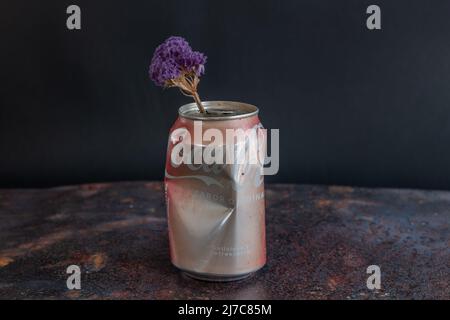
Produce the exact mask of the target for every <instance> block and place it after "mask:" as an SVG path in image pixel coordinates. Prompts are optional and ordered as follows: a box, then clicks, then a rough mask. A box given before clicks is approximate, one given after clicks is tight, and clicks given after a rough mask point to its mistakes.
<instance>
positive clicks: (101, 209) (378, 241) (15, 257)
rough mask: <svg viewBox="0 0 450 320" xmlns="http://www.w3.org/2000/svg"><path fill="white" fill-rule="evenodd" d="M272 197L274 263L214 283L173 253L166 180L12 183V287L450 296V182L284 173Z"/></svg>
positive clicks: (1, 280)
mask: <svg viewBox="0 0 450 320" xmlns="http://www.w3.org/2000/svg"><path fill="white" fill-rule="evenodd" d="M266 206H267V210H266V217H267V218H266V220H267V252H268V263H267V265H266V266H265V267H264V269H263V270H262V271H260V272H258V273H257V274H255V275H254V276H252V277H251V278H249V279H246V280H243V281H239V282H233V283H208V282H202V281H197V280H192V279H189V278H187V277H185V276H183V275H182V274H181V273H179V272H178V271H177V270H176V269H175V268H174V267H172V266H171V264H170V261H169V257H168V237H167V221H166V217H165V205H164V190H163V184H162V183H161V182H122V183H105V184H88V185H80V186H68V187H59V188H53V189H39V190H38V189H33V190H30V189H25V190H21V189H18V190H10V189H6V190H5V189H3V190H0V298H2V299H24V298H25V299H36V298H39V299H41V298H43V299H80V298H81V299H402V298H407V299H408V298H415V299H424V298H435V299H449V298H450V273H449V266H450V251H449V245H450V234H449V221H450V192H444V191H419V190H398V189H367V188H350V187H338V186H314V185H281V184H277V185H267V186H266ZM73 264H75V265H79V266H80V268H81V271H82V277H81V290H68V289H67V286H66V280H67V277H68V276H69V275H68V274H66V268H67V267H68V266H69V265H73ZM373 264H375V265H378V266H380V268H381V289H380V290H373V291H372V290H369V289H368V288H367V286H366V280H367V277H368V276H369V275H368V274H367V273H366V269H367V267H368V266H369V265H373Z"/></svg>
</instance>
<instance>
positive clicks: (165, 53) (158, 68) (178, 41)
mask: <svg viewBox="0 0 450 320" xmlns="http://www.w3.org/2000/svg"><path fill="white" fill-rule="evenodd" d="M205 63H206V56H205V55H204V54H203V53H201V52H198V51H192V48H191V47H190V46H189V43H188V42H187V41H186V40H185V39H183V38H182V37H174V36H172V37H170V38H168V39H167V40H166V41H164V42H163V43H162V44H161V45H160V46H158V48H156V50H155V53H154V54H153V58H152V61H151V63H150V68H149V76H150V78H151V79H152V80H153V81H154V82H155V83H156V85H158V86H173V80H175V79H177V78H180V76H191V75H196V76H197V77H199V76H201V75H202V74H203V73H204V70H205Z"/></svg>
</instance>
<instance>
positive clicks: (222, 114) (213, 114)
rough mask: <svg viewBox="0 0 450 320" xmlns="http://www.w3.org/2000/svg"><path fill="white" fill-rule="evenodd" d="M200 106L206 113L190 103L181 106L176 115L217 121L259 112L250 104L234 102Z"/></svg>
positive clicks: (239, 117)
mask: <svg viewBox="0 0 450 320" xmlns="http://www.w3.org/2000/svg"><path fill="white" fill-rule="evenodd" d="M202 105H203V107H204V108H205V110H206V113H200V112H199V111H198V107H197V105H196V104H195V103H194V102H192V103H188V104H185V105H183V106H181V107H180V108H179V109H178V114H179V115H180V117H183V118H186V119H192V120H202V121H214V120H215V121H218V120H234V119H242V118H247V117H252V116H255V115H257V114H258V112H259V109H258V108H257V107H256V106H254V105H252V104H248V103H243V102H236V101H204V102H202Z"/></svg>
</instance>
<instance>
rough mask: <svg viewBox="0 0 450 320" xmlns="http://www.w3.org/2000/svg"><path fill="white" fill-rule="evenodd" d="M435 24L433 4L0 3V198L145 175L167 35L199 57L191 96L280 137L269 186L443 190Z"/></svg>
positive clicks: (443, 116)
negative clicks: (375, 9)
mask: <svg viewBox="0 0 450 320" xmlns="http://www.w3.org/2000/svg"><path fill="white" fill-rule="evenodd" d="M70 4H77V5H79V6H80V7H81V12H82V13H81V15H82V29H81V30H79V31H69V30H68V29H67V28H66V18H67V14H66V8H67V6H68V5H70ZM370 4H378V5H379V6H380V7H381V12H382V15H381V19H382V30H378V31H369V30H368V29H367V28H366V18H367V14H366V13H365V12H366V8H367V6H368V5H370ZM449 14H450V1H448V0H447V1H445V0H444V1H438V0H433V1H426V0H420V1H419V0H407V1H406V0H405V1H399V0H397V1H376V2H372V1H364V0H352V1H351V0H339V1H337V0H320V1H319V0H308V1H300V0H283V1H278V0H256V1H244V0H227V1H211V0H203V1H197V0H191V1H181V0H180V1H173V0H170V1H168V0H164V1H162V0H160V1H151V0H139V1H137V0H136V1H106V0H95V1H81V0H74V1H70V2H69V1H62V0H59V1H56V0H55V1H22V0H15V1H2V3H1V4H0V28H1V29H0V30H1V43H2V45H1V50H0V61H1V62H0V64H1V71H0V77H1V83H0V101H1V106H0V187H43V186H51V185H60V184H72V183H80V182H90V181H108V180H135V179H140V180H144V179H161V178H162V177H163V166H164V157H165V148H166V142H167V133H168V130H169V128H170V126H171V124H172V123H173V121H174V120H175V117H176V114H177V107H178V106H180V105H181V104H184V103H187V102H190V101H189V100H188V98H186V97H183V96H181V95H180V94H179V92H178V91H177V90H175V89H170V90H164V91H163V90H161V89H160V88H157V87H155V86H154V85H153V84H152V83H151V82H150V81H149V80H148V78H147V68H148V64H149V61H150V59H151V56H152V53H153V50H154V48H155V47H156V46H157V45H158V44H159V43H160V42H162V41H163V40H164V39H165V38H166V37H168V36H170V35H181V36H184V37H185V38H187V39H188V40H189V41H190V42H191V45H192V46H193V47H194V49H196V50H200V51H203V52H205V53H206V54H207V55H208V58H209V60H208V63H207V65H206V71H207V72H206V75H205V76H204V77H203V80H202V82H201V86H200V94H201V96H202V98H203V99H204V100H237V101H244V102H249V103H253V104H255V105H257V106H258V107H259V108H260V110H261V112H260V117H261V120H262V122H263V124H264V125H265V126H266V127H267V128H279V129H280V139H281V155H280V160H281V164H280V171H279V174H278V175H277V176H274V177H269V178H268V180H269V181H277V182H300V183H325V184H354V185H365V186H390V187H414V188H415V187H421V188H446V189H449V188H450V148H449V142H450V126H449V121H450V90H449V89H450V88H449V86H450V72H449V71H450V16H449Z"/></svg>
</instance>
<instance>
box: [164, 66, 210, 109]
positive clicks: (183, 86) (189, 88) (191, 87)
mask: <svg viewBox="0 0 450 320" xmlns="http://www.w3.org/2000/svg"><path fill="white" fill-rule="evenodd" d="M199 82H200V79H199V78H198V77H197V75H196V74H195V73H194V74H192V73H183V74H181V76H180V77H178V78H176V79H173V80H170V81H169V83H168V86H169V87H178V88H180V91H181V93H183V94H184V95H185V96H189V97H192V98H193V99H194V101H195V103H196V104H197V107H198V109H199V111H200V112H201V113H205V108H204V107H203V105H202V101H201V100H200V97H199V95H198V93H197V86H198V83H199Z"/></svg>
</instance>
